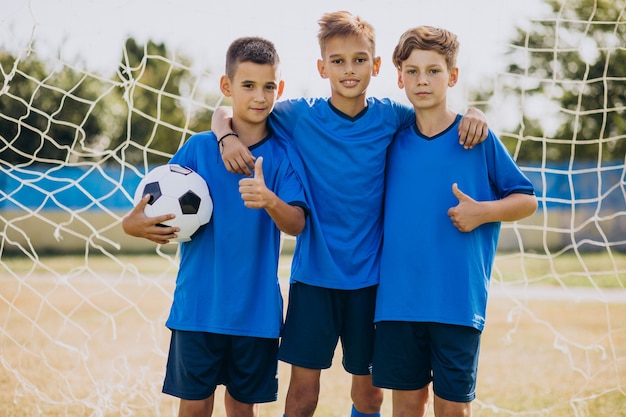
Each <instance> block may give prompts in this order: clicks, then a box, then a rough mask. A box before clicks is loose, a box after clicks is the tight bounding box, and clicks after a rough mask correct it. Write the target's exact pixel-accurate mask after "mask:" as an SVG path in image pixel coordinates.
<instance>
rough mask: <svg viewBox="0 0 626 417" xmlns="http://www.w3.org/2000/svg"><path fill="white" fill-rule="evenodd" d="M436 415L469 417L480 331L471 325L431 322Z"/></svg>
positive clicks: (474, 385) (474, 386) (473, 391)
mask: <svg viewBox="0 0 626 417" xmlns="http://www.w3.org/2000/svg"><path fill="white" fill-rule="evenodd" d="M429 330H430V334H431V343H432V346H433V350H432V358H433V375H434V381H433V391H434V393H435V401H434V408H435V417H470V416H471V415H472V408H471V403H472V401H473V400H474V398H475V396H476V391H475V390H476V375H477V371H478V356H479V353H480V336H481V332H480V331H479V330H477V329H475V328H473V327H467V326H457V325H450V324H438V323H432V324H430V325H429Z"/></svg>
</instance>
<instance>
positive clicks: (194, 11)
mask: <svg viewBox="0 0 626 417" xmlns="http://www.w3.org/2000/svg"><path fill="white" fill-rule="evenodd" d="M540 4H541V1H540V0H526V1H504V0H475V1H471V0H442V1H437V2H435V1H432V0H429V1H426V0H314V1H298V0H266V1H250V0H244V1H241V0H240V1H238V0H223V1H221V2H216V1H210V0H0V10H1V11H2V13H1V14H0V46H2V47H9V48H11V50H12V51H13V50H15V49H17V50H19V49H20V48H23V47H25V46H26V45H27V44H28V40H29V39H30V38H31V36H33V37H34V39H36V41H37V43H36V45H37V49H38V50H49V51H50V53H51V54H56V53H57V52H58V51H59V49H60V50H61V52H62V54H63V57H64V58H66V59H68V60H70V61H72V60H74V58H75V57H76V56H80V57H81V58H82V60H83V61H84V62H85V64H86V66H87V67H88V68H89V69H91V70H100V69H106V70H107V71H113V70H114V68H115V67H116V64H117V62H119V59H120V57H121V51H122V47H123V44H124V41H125V39H126V38H127V37H128V36H134V37H135V38H136V39H137V40H138V41H141V42H144V41H146V40H148V39H152V40H154V41H156V42H165V44H166V45H167V46H168V48H169V49H170V50H172V51H180V52H181V53H184V54H186V55H188V56H190V57H192V58H193V59H194V62H195V63H196V64H197V65H200V66H201V67H203V68H205V69H208V70H210V71H212V72H215V73H217V74H219V75H221V73H222V71H223V60H224V54H225V52H226V48H227V47H228V45H229V43H230V42H231V41H232V40H234V39H235V38H237V37H240V36H247V35H255V36H262V37H266V38H267V39H269V40H271V41H273V42H274V43H275V44H276V47H277V49H278V52H279V54H280V56H281V60H282V68H283V77H284V79H285V82H286V91H285V95H284V96H283V98H285V97H288V98H289V97H299V96H302V95H307V96H327V95H328V92H329V90H328V89H329V87H328V82H327V81H326V80H322V79H321V78H320V77H319V75H318V73H317V70H316V60H317V59H318V57H319V48H318V44H317V39H316V34H317V20H318V19H319V17H320V16H321V15H322V14H323V13H325V12H329V11H336V10H349V11H351V12H352V13H354V14H357V15H359V16H361V17H362V18H363V19H365V20H366V21H369V22H370V23H372V24H373V25H374V27H375V28H376V36H377V55H379V56H381V58H382V61H383V66H382V70H381V74H380V75H379V76H378V77H377V78H375V79H373V81H372V84H371V86H370V88H369V91H368V92H369V94H370V95H374V96H379V97H391V98H394V99H396V100H401V101H405V100H406V98H405V97H404V93H403V92H402V91H401V90H400V89H399V88H398V87H397V84H396V71H395V69H394V68H393V66H392V64H391V58H390V56H391V52H392V50H393V47H394V46H395V44H396V42H397V40H398V38H399V36H400V35H401V33H402V32H404V31H405V30H406V29H408V28H410V27H414V26H419V25H423V24H428V25H435V26H442V27H445V28H446V29H449V30H451V31H453V32H455V33H456V34H457V35H458V36H459V39H460V42H461V52H460V56H459V61H458V64H459V67H460V77H461V79H460V82H459V84H458V85H457V86H456V87H455V91H454V92H453V93H454V94H455V96H453V98H452V103H453V104H454V102H455V101H456V102H457V105H459V104H460V105H461V106H463V105H464V104H463V103H464V91H466V90H467V89H468V88H469V87H470V86H472V85H474V86H475V85H476V84H477V83H478V82H479V81H480V79H481V78H484V77H485V76H486V75H491V74H493V73H495V72H496V71H498V70H501V69H502V68H504V60H503V59H502V56H503V52H504V51H505V46H506V43H507V42H508V40H509V39H510V38H511V37H512V36H513V34H514V27H515V26H516V25H518V24H523V23H524V22H525V21H527V20H528V18H529V17H533V16H537V15H538V13H539V12H540V11H541V10H542V9H541V7H540V6H539V5H540ZM216 88H217V85H216ZM455 97H456V98H455ZM405 102H406V101H405ZM457 110H458V109H457Z"/></svg>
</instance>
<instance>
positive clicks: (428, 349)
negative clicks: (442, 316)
mask: <svg viewBox="0 0 626 417" xmlns="http://www.w3.org/2000/svg"><path fill="white" fill-rule="evenodd" d="M480 336H481V333H480V331H479V330H477V329H475V328H473V327H469V326H457V325H452V324H443V323H416V322H405V321H382V322H378V323H376V336H375V343H374V359H373V366H372V382H373V384H374V386H377V387H380V388H387V389H394V390H417V389H421V388H424V387H425V386H426V385H428V383H429V382H430V381H433V391H434V393H435V394H436V395H437V396H438V397H441V398H443V399H444V400H448V401H454V402H462V403H464V402H470V401H472V400H474V398H475V397H476V373H477V369H478V354H479V351H480Z"/></svg>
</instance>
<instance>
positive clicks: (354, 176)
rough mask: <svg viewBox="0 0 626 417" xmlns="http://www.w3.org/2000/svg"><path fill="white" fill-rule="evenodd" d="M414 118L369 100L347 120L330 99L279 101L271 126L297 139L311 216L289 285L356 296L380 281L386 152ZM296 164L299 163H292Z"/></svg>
mask: <svg viewBox="0 0 626 417" xmlns="http://www.w3.org/2000/svg"><path fill="white" fill-rule="evenodd" d="M413 120H414V114H413V111H412V109H411V108H408V107H406V106H402V105H400V104H398V103H395V102H393V101H391V100H386V99H385V100H379V99H375V98H369V99H368V100H367V107H366V108H365V109H364V110H363V111H362V112H361V113H360V114H358V115H357V116H355V117H348V116H346V115H345V114H343V113H341V112H340V111H338V110H337V109H336V108H334V107H333V106H332V104H331V103H330V100H329V99H296V100H288V101H283V102H279V103H276V107H275V108H274V111H273V112H272V115H271V116H270V123H271V125H272V127H273V128H274V129H275V130H276V132H277V133H280V136H281V137H289V138H292V139H293V145H294V146H293V148H295V149H296V150H297V152H298V154H299V156H300V158H301V161H302V162H301V163H300V164H296V162H294V168H295V169H296V171H302V172H303V173H304V175H303V179H302V181H303V183H304V186H305V190H306V194H307V197H308V202H309V204H310V205H311V215H310V216H309V219H308V221H307V225H306V227H305V229H304V231H303V232H302V233H301V234H300V235H299V236H298V240H297V244H296V249H295V253H294V257H293V262H292V271H291V280H292V282H294V281H299V282H303V283H306V284H309V285H314V286H319V287H325V288H334V289H345V290H352V289H358V288H365V287H368V286H371V285H375V284H377V283H378V272H379V260H380V247H381V238H382V201H383V187H384V172H385V161H386V153H387V148H388V146H389V144H390V143H391V140H392V138H393V135H394V134H395V133H396V132H397V131H398V129H400V128H401V127H402V126H407V125H410V124H411V123H412V122H413ZM292 160H294V161H295V160H296V159H295V158H292Z"/></svg>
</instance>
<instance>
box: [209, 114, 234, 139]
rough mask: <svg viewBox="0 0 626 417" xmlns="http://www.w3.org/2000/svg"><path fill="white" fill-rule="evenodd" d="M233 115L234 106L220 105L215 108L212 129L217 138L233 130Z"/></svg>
mask: <svg viewBox="0 0 626 417" xmlns="http://www.w3.org/2000/svg"><path fill="white" fill-rule="evenodd" d="M232 117H233V109H232V107H226V106H219V107H217V108H216V109H215V111H214V112H213V117H211V130H212V131H213V133H215V136H216V138H217V139H219V138H221V137H223V136H224V135H225V134H227V133H229V132H232V131H233V129H232V127H231V125H230V121H231V120H232Z"/></svg>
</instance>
